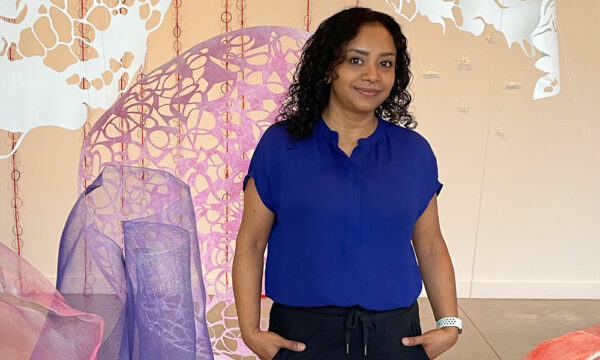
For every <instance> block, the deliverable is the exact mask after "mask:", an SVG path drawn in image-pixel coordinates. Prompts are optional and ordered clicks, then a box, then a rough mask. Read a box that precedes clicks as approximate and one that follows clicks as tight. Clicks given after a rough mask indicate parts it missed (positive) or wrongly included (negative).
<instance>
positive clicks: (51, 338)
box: [0, 243, 103, 360]
mask: <svg viewBox="0 0 600 360" xmlns="http://www.w3.org/2000/svg"><path fill="white" fill-rule="evenodd" d="M0 319H2V321H0V359H33V360H42V359H48V358H50V357H53V358H60V359H69V360H76V359H90V360H91V359H95V358H96V354H97V352H98V347H99V346H100V339H101V338H102V331H103V330H102V329H103V321H102V318H100V317H99V316H96V315H93V314H86V313H84V312H81V311H79V310H75V309H73V308H72V307H70V306H69V304H67V302H66V301H65V299H64V298H63V296H62V295H61V294H60V293H59V292H58V291H57V290H56V289H55V288H54V286H52V284H50V282H49V281H48V280H47V279H46V278H45V277H44V276H43V275H42V274H40V272H39V271H37V270H36V269H35V268H34V267H33V266H31V265H30V264H29V263H28V262H27V261H25V259H23V258H22V257H21V256H19V255H18V254H17V253H15V252H14V251H12V250H10V249H9V248H8V247H6V246H5V245H4V244H2V243H0ZM51 354H52V355H51Z"/></svg>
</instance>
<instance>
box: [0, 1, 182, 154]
mask: <svg viewBox="0 0 600 360" xmlns="http://www.w3.org/2000/svg"><path fill="white" fill-rule="evenodd" d="M170 3H171V1H170V0H155V1H147V0H131V1H127V2H122V1H116V0H102V1H100V0H98V1H90V0H85V1H83V2H81V1H73V0H35V1H34V0H8V1H1V2H0V78H1V79H2V82H0V93H2V95H3V104H4V106H3V107H2V108H0V111H1V112H2V116H1V117H0V129H4V130H8V131H11V132H21V133H27V132H28V131H29V130H31V129H33V128H35V127H39V126H44V125H55V126H60V127H63V128H66V129H77V128H79V127H81V125H83V122H84V121H85V119H86V117H87V116H86V114H87V110H86V107H85V105H84V103H85V104H87V105H89V106H91V107H100V108H104V109H106V108H108V107H109V106H110V105H112V103H113V102H114V101H115V99H116V98H117V96H118V94H119V93H120V88H121V87H122V88H123V89H126V88H127V87H128V86H129V84H131V83H132V82H134V81H135V80H136V79H135V78H136V73H137V72H138V71H139V70H140V68H141V67H142V66H143V64H144V61H145V57H146V41H145V39H146V38H147V37H148V35H149V34H150V32H152V31H154V30H156V29H157V28H158V27H159V26H160V24H161V23H162V21H163V18H164V14H165V12H166V10H167V9H168V7H169V5H170ZM81 4H83V7H84V9H81ZM82 13H83V14H84V18H83V19H81V14H82ZM124 34H127V36H123V35H124ZM82 47H83V51H82ZM11 59H12V60H13V61H11ZM121 79H123V82H124V83H123V84H119V83H120V82H121ZM24 94H25V96H26V97H27V98H29V99H35V102H36V106H30V107H23V106H17V104H22V103H23V96H24ZM24 135H25V134H22V135H21V137H20V138H19V142H18V144H17V146H16V147H15V149H16V148H18V146H19V144H20V143H21V141H22V140H23V138H24ZM13 152H14V150H13ZM10 155H11V154H8V155H4V154H3V155H0V159H2V158H6V157H8V156H10Z"/></svg>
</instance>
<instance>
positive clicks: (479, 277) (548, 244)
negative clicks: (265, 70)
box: [0, 0, 600, 299]
mask: <svg viewBox="0 0 600 360" xmlns="http://www.w3.org/2000/svg"><path fill="white" fill-rule="evenodd" d="M530 1H532V0H530ZM505 2H507V1H505ZM238 3H239V1H238ZM396 3H397V1H396ZM355 4H356V2H355V1H308V2H307V1H300V0H297V1H267V0H255V1H251V2H246V5H245V7H244V9H245V13H244V15H243V19H244V24H243V26H244V27H252V26H259V25H278V26H288V27H294V28H298V29H306V28H307V25H306V19H307V15H308V19H310V24H309V25H308V30H309V31H314V30H315V28H316V26H317V24H318V23H319V22H320V21H321V20H322V19H324V18H326V17H327V16H329V15H331V14H332V13H334V12H336V11H338V10H340V9H342V8H344V7H349V6H354V5H355ZM359 4H360V5H363V6H368V7H371V8H373V9H376V10H379V11H383V12H386V13H389V14H391V15H394V16H395V17H396V19H398V21H399V22H400V23H401V25H402V27H403V30H404V32H405V33H406V35H407V37H408V39H409V47H410V53H411V55H412V59H413V62H412V72H413V74H414V80H413V83H412V85H411V90H412V93H413V95H414V103H413V106H412V107H411V109H412V111H413V112H414V114H415V117H416V119H417V121H418V122H419V125H418V127H417V131H418V132H420V133H421V134H423V135H424V136H425V137H426V138H427V139H428V140H429V142H430V143H431V145H432V147H433V149H434V151H435V153H436V155H437V158H438V164H439V169H440V171H439V172H440V180H441V182H442V183H444V189H443V191H442V193H441V194H440V197H439V200H438V203H439V207H440V219H441V224H442V230H443V233H444V236H445V239H446V242H447V244H448V247H449V249H450V253H451V256H452V259H453V262H454V267H455V271H456V279H457V284H458V295H459V296H460V297H472V298H476V297H486V298H596V299H598V298H600V266H598V254H600V221H598V216H599V214H600V188H599V187H598V186H597V185H596V183H597V180H598V179H599V178H600V161H598V159H599V158H600V145H599V143H600V120H599V118H600V112H599V111H598V110H597V109H598V108H597V97H598V95H600V88H599V87H598V85H597V84H598V79H600V68H599V67H598V66H597V64H598V63H600V45H598V44H599V43H598V41H597V39H598V37H599V36H600V30H599V29H598V27H597V24H598V23H600V3H598V2H593V1H587V0H571V1H568V2H567V1H566V0H558V1H557V2H556V6H557V24H558V40H559V50H560V86H561V91H560V93H559V94H558V95H556V96H551V97H547V98H543V99H538V100H533V95H532V94H533V92H534V87H535V84H536V82H537V80H538V78H539V77H540V76H542V75H544V74H543V73H542V72H540V71H539V70H538V69H537V68H536V67H535V63H536V61H537V60H538V59H539V58H540V54H539V52H538V53H536V54H535V55H534V56H528V55H527V54H526V51H524V49H523V48H522V47H521V46H519V45H518V44H513V45H512V46H509V45H508V44H507V42H506V38H505V34H504V33H503V32H501V31H499V30H497V29H495V28H494V27H493V26H491V25H487V26H486V27H485V29H484V31H483V32H482V34H481V35H479V36H475V35H473V34H472V33H469V32H465V31H461V30H460V29H459V28H457V26H456V25H455V24H454V23H453V22H451V21H445V23H444V26H442V25H441V24H439V23H434V22H432V21H430V19H428V18H427V17H426V16H421V15H418V16H415V18H414V19H413V20H412V21H408V20H407V19H406V18H404V17H402V16H400V15H398V14H395V13H394V11H393V9H392V7H391V6H390V5H389V4H387V3H386V2H385V1H384V0H368V1H367V0H364V1H362V0H361V1H360V2H359ZM235 6H236V4H235V2H233V1H232V2H226V1H189V0H188V1H185V0H183V1H181V3H180V7H179V8H178V10H177V9H176V8H175V7H174V6H170V7H169V8H168V10H166V13H165V14H164V20H163V22H162V23H161V24H160V26H157V28H156V30H154V31H152V32H150V33H149V36H148V39H147V53H146V58H145V65H144V70H143V71H144V72H149V71H151V70H152V69H154V68H156V67H158V66H160V65H161V64H163V63H165V62H167V61H169V60H171V59H172V58H173V57H175V56H176V55H177V54H176V51H175V50H174V49H173V44H174V41H175V40H176V39H174V35H173V34H174V33H173V28H174V24H178V25H179V26H180V28H181V34H180V35H179V36H178V39H179V41H180V42H181V50H180V51H181V52H183V51H185V50H186V49H188V48H190V47H192V46H194V45H195V44H197V43H200V42H203V41H206V40H208V39H210V38H212V37H214V36H217V35H219V34H222V33H223V32H224V31H225V30H237V29H240V28H241V27H242V24H241V21H239V20H240V11H239V9H237V8H235ZM226 7H227V8H228V9H230V12H231V13H232V14H233V20H232V21H231V22H229V23H228V24H227V29H225V23H224V22H223V21H222V13H223V12H224V9H225V8H226ZM0 35H2V34H0ZM140 41H144V39H140ZM525 46H526V48H527V47H528V49H529V50H531V45H530V44H529V45H527V44H526V45H525ZM2 66H7V63H6V62H3V63H2ZM20 81H28V79H27V75H26V74H23V75H22V77H21V78H20ZM2 89H3V90H2V91H3V92H4V94H3V95H6V91H9V90H8V89H10V87H8V86H5V87H3V88H2ZM53 95H54V94H51V93H49V94H47V96H53ZM64 100H65V99H62V100H61V101H64ZM73 101H81V100H80V99H74V100H73ZM40 103H41V102H40V101H39V100H38V99H36V98H32V97H30V96H28V94H22V96H21V98H20V101H18V103H7V102H5V101H2V100H0V104H1V106H0V112H2V111H3V109H7V108H11V109H15V108H16V109H27V110H28V111H32V109H33V111H37V112H38V113H39V116H40V117H44V114H45V112H44V108H43V107H40V106H39V105H38V104H40ZM105 110H106V109H102V108H90V109H88V111H89V112H88V118H87V124H88V126H92V125H93V124H94V123H95V121H96V120H97V119H98V118H99V117H100V116H101V115H102V113H104V111H105ZM81 121H82V122H83V121H86V119H81ZM87 130H89V127H88V128H87ZM84 131H85V129H84V128H80V129H76V130H66V129H64V128H60V127H56V126H43V127H39V128H35V129H33V130H32V131H30V132H29V133H28V134H27V135H26V136H25V138H24V140H23V142H22V144H21V145H20V148H19V149H18V151H17V152H16V156H15V157H14V163H13V158H9V159H4V160H0V241H2V242H3V243H5V244H7V245H8V246H11V245H16V243H15V242H14V241H13V240H15V235H14V231H13V227H14V226H15V221H18V223H19V226H21V227H22V229H23V231H22V233H21V232H20V233H19V237H20V240H22V248H21V249H20V251H21V254H22V256H23V257H24V258H26V259H27V260H28V261H29V262H31V264H33V265H34V266H35V267H36V268H37V269H39V270H40V271H41V272H42V273H43V274H44V275H46V276H47V277H48V278H49V279H51V280H52V281H53V280H54V279H55V276H56V263H57V254H58V245H59V239H60V235H61V231H62V228H63V226H64V224H65V221H66V218H67V216H68V213H69V211H70V209H71V207H72V205H73V204H74V202H75V200H76V198H77V195H78V191H80V189H81V187H82V177H81V174H80V173H79V162H80V153H81V145H82V141H83V138H84V135H85V134H84ZM0 139H5V140H2V141H0V149H1V150H2V152H1V153H2V154H6V153H7V152H8V151H10V149H11V145H12V138H11V134H10V133H8V132H7V131H4V130H0ZM14 167H16V168H17V169H18V171H19V173H20V177H19V178H18V181H13V179H12V178H11V174H12V173H13V169H14ZM15 193H16V194H17V197H18V198H19V199H20V200H19V201H16V202H15V200H13V199H14V196H15ZM15 204H16V205H17V207H18V218H17V220H15V214H14V210H15ZM13 247H16V246H13Z"/></svg>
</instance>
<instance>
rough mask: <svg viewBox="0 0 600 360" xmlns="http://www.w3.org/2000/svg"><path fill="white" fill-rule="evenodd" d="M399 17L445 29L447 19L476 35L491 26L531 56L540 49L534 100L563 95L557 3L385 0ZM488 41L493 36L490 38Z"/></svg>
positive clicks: (541, 0)
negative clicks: (418, 19)
mask: <svg viewBox="0 0 600 360" xmlns="http://www.w3.org/2000/svg"><path fill="white" fill-rule="evenodd" d="M385 1H386V3H387V4H388V5H389V6H390V7H391V8H392V9H393V10H394V11H395V12H396V13H397V14H399V15H401V16H402V17H404V18H405V19H407V20H408V21H412V20H413V19H414V18H415V17H416V16H417V15H423V16H426V17H427V19H429V21H431V22H432V23H436V24H440V25H442V28H443V29H444V31H445V29H446V23H445V21H446V20H450V21H452V22H453V23H454V24H455V25H456V27H457V28H458V29H460V30H462V31H467V32H470V33H471V34H474V35H476V36H479V35H481V34H482V33H483V31H484V29H485V24H490V25H492V26H493V27H494V28H496V29H497V30H498V31H500V32H502V33H503V34H504V36H505V37H506V42H507V43H508V45H509V46H511V45H512V44H514V43H517V44H519V45H520V46H521V48H522V49H523V50H524V51H525V53H526V54H527V55H528V56H534V55H535V53H536V51H535V49H537V50H538V51H539V52H540V53H541V57H540V58H539V59H538V60H537V62H536V63H535V66H536V68H538V69H539V70H541V71H542V72H544V75H543V76H542V77H541V78H539V79H538V81H537V83H536V85H535V88H534V91H533V99H534V100H537V99H542V98H546V97H550V96H553V95H556V94H558V93H559V92H560V69H559V53H558V35H557V28H556V0H460V1H448V0H385ZM487 40H488V42H493V37H491V35H489V34H488V35H487ZM526 43H529V44H530V46H527V45H526Z"/></svg>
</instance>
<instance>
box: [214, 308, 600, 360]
mask: <svg viewBox="0 0 600 360" xmlns="http://www.w3.org/2000/svg"><path fill="white" fill-rule="evenodd" d="M458 304H459V316H460V317H461V318H462V320H463V333H462V335H460V338H459V340H458V343H457V344H456V345H455V346H454V347H453V348H452V349H450V350H449V351H448V352H446V353H444V354H442V355H441V356H440V357H438V358H437V359H439V360H521V359H523V357H524V356H525V355H527V354H528V353H529V352H531V351H532V350H533V349H534V348H535V347H536V345H537V344H539V343H540V342H542V341H544V340H548V339H553V338H556V337H558V336H561V335H563V334H566V333H568V332H571V331H576V330H582V329H585V328H589V327H592V326H594V325H598V324H600V300H513V299H459V301H458ZM261 305H262V306H261V307H262V309H261V312H262V313H263V314H268V311H269V309H270V307H271V301H270V299H268V298H266V299H263V302H262V304H261ZM419 305H420V313H421V326H422V328H423V331H424V332H425V331H427V330H429V329H432V328H433V327H434V326H435V321H434V317H433V314H432V312H431V308H430V307H429V303H428V301H427V299H426V298H419ZM233 310H234V311H235V308H234V309H233ZM207 315H208V316H207V317H208V318H210V315H211V314H207ZM235 318H236V316H235V315H234V316H233V319H235ZM209 320H210V319H209ZM234 321H235V320H234ZM231 325H233V324H230V326H231ZM247 358H248V357H244V359H247ZM565 360H568V359H565Z"/></svg>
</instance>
